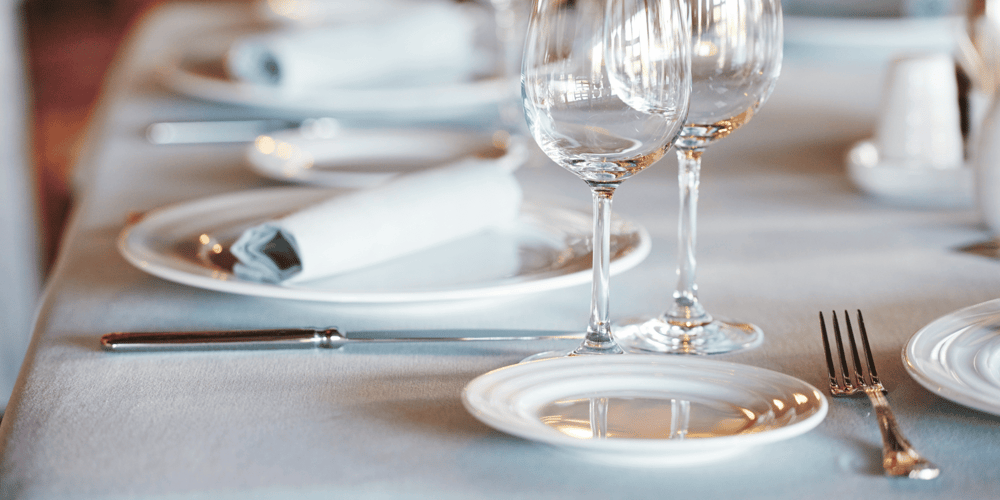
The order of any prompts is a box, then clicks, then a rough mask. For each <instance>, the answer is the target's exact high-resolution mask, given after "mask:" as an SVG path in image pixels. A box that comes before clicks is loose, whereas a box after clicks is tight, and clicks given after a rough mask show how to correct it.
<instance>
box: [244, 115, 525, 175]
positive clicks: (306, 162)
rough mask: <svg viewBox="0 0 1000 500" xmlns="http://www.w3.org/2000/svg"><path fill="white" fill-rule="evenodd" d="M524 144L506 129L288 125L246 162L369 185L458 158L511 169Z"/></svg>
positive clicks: (261, 140) (253, 149)
mask: <svg viewBox="0 0 1000 500" xmlns="http://www.w3.org/2000/svg"><path fill="white" fill-rule="evenodd" d="M526 155H527V148H526V146H525V144H524V142H523V140H522V139H521V138H518V137H514V138H511V137H510V135H509V134H507V133H506V132H497V133H496V134H492V135H490V134H483V133H478V134H477V133H472V132H468V131H460V130H445V129H427V128H423V129H421V128H410V129H370V130H357V129H349V128H345V129H339V130H337V131H336V132H333V133H332V134H330V135H329V136H326V137H317V135H316V134H313V133H311V132H310V131H309V130H300V129H291V130H284V131H281V132H276V133H273V134H268V135H263V136H260V137H258V138H257V140H256V141H255V142H254V144H252V145H251V146H249V147H248V149H247V161H248V162H249V163H250V166H251V167H252V168H253V169H254V170H255V171H256V172H257V173H259V174H261V175H264V176H266V177H270V178H272V179H277V180H283V181H292V182H300V183H304V184H313V185H317V186H328V187H370V186H374V185H376V184H380V183H382V182H385V181H386V180H388V179H390V178H391V177H393V176H395V175H397V174H400V173H407V172H415V171H418V170H424V169H427V168H431V167H439V166H441V165H442V164H445V163H450V162H454V161H457V160H460V159H462V158H467V157H474V158H477V159H492V160H494V161H497V162H500V163H503V164H504V165H505V166H506V167H508V170H511V171H513V170H515V169H516V168H517V167H519V166H520V165H521V163H523V162H524V159H525V158H526Z"/></svg>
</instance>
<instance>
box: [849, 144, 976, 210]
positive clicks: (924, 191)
mask: <svg viewBox="0 0 1000 500" xmlns="http://www.w3.org/2000/svg"><path fill="white" fill-rule="evenodd" d="M847 173H848V175H849V176H850V178H851V181H853V182H854V184H855V185H856V186H858V188H860V189H861V190H862V191H864V192H866V193H868V194H870V195H873V196H875V197H878V198H880V199H884V200H886V201H889V202H892V203H898V204H901V205H909V206H921V207H938V208H967V207H971V206H972V205H973V185H974V184H973V183H974V178H975V176H974V174H973V171H972V169H971V168H969V167H966V166H959V167H955V168H947V169H943V168H934V167H930V166H924V165H919V164H910V163H905V162H900V161H895V162H894V161H889V160H886V159H884V158H880V155H879V151H878V148H877V147H876V146H875V144H874V143H872V142H871V141H861V142H859V143H857V144H855V145H854V147H853V148H851V151H850V152H849V153H848V154H847Z"/></svg>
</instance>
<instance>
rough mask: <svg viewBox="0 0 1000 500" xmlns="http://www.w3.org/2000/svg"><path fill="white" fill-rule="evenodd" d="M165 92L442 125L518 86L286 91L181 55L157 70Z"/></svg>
mask: <svg viewBox="0 0 1000 500" xmlns="http://www.w3.org/2000/svg"><path fill="white" fill-rule="evenodd" d="M161 78H162V81H163V83H164V85H166V87H167V88H169V89H170V90H173V91H174V92H177V93H179V94H182V95H186V96H188V97H193V98H196V99H201V100H205V101H211V102H219V103H225V104H234V105H238V106H248V107H253V108H259V109H265V110H273V111H282V112H286V113H294V114H298V115H301V116H324V115H336V116H338V117H340V116H345V115H347V116H372V115H376V116H380V117H383V118H386V119H397V120H421V121H431V120H447V119H458V118H465V117H470V116H473V115H474V114H476V113H480V112H483V110H485V109H488V108H489V107H491V106H494V107H495V106H496V105H497V104H498V103H499V102H501V101H502V100H504V99H509V98H512V97H513V96H515V95H516V90H517V84H516V82H514V81H511V80H509V79H505V78H485V79H481V80H475V81H468V82H454V83H449V84H440V85H426V86H418V87H377V86H376V87H368V88H317V89H309V90H303V91H297V92H289V91H287V90H286V89H282V88H281V87H276V86H268V85H261V84H255V83H250V82H243V81H238V80H234V79H232V78H231V77H230V76H229V75H228V74H227V73H226V71H225V69H224V66H223V63H222V56H220V55H215V56H198V55H192V54H185V55H182V56H178V57H175V58H173V59H171V60H169V61H167V63H166V64H165V65H164V66H163V67H162V68H161Z"/></svg>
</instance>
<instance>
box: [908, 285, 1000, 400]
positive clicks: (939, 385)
mask: <svg viewBox="0 0 1000 500" xmlns="http://www.w3.org/2000/svg"><path fill="white" fill-rule="evenodd" d="M903 366H905V367H906V371H908V372H909V373H910V375H911V376H912V377H913V378H914V380H916V381H917V382H918V383H920V385H922V386H924V387H926V388H927V389H928V390H930V391H931V392H933V393H935V394H937V395H939V396H941V397H943V398H946V399H949V400H951V401H954V402H956V403H958V404H960V405H964V406H968V407H970V408H975V409H977V410H980V411H984V412H986V413H991V414H993V415H1000V299H994V300H990V301H987V302H983V303H981V304H976V305H974V306H971V307H967V308H965V309H960V310H958V311H955V312H953V313H950V314H946V315H944V316H942V317H940V318H938V319H936V320H934V321H932V322H931V323H930V324H928V325H927V326H925V327H923V328H921V329H920V330H919V331H917V333H915V334H914V335H913V337H911V338H910V340H909V342H907V343H906V346H905V347H904V348H903Z"/></svg>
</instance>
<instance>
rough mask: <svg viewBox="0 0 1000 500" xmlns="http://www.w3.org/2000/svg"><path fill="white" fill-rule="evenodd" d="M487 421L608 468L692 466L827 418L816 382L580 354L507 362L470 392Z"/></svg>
mask: <svg viewBox="0 0 1000 500" xmlns="http://www.w3.org/2000/svg"><path fill="white" fill-rule="evenodd" d="M462 401H463V402H464V403H465V407H466V408H467V409H468V410H469V412H471V413H472V414H473V415H474V416H475V417H476V418H478V419H479V420H481V421H482V422H483V423H485V424H487V425H489V426H491V427H494V428H496V429H498V430H501V431H504V432H507V433H509V434H513V435H515V436H519V437H522V438H525V439H529V440H533V441H538V442H541V443H545V444H549V445H552V446H556V447H558V448H561V449H565V450H569V451H573V452H576V453H580V454H581V455H582V456H586V457H592V458H597V459H599V460H601V461H602V463H605V464H608V465H613V464H617V465H630V466H671V465H690V464H696V463H702V462H705V461H708V460H715V459H720V458H725V457H728V456H732V455H734V454H737V453H739V452H741V451H744V450H746V449H748V448H749V447H751V446H756V445H760V444H764V443H772V442H776V441H780V440H783V439H788V438H791V437H793V436H798V435H800V434H802V433H804V432H806V431H808V430H810V429H812V428H814V427H816V426H817V425H818V424H819V423H820V422H821V421H822V420H823V418H824V417H825V416H826V412H827V401H826V398H824V397H823V395H822V394H821V393H820V392H819V391H818V390H817V389H816V388H815V387H813V386H811V385H809V384H807V383H805V382H803V381H801V380H799V379H796V378H794V377H790V376H788V375H784V374H781V373H777V372H774V371H770V370H765V369H762V368H757V367H753V366H747V365H740V364H735V363H727V362H722V361H716V360H710V359H704V358H696V357H687V356H684V357H681V356H676V357H675V356H652V355H641V354H633V355H628V354H627V355H622V356H576V357H570V358H559V359H547V360H542V361H533V362H526V363H521V364H518V365H513V366H508V367H505V368H500V369H498V370H494V371H492V372H489V373H487V374H484V375H481V376H479V377H477V378H476V379H475V380H473V381H472V382H470V383H469V384H468V385H467V386H466V387H465V390H464V391H463V392H462Z"/></svg>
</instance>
